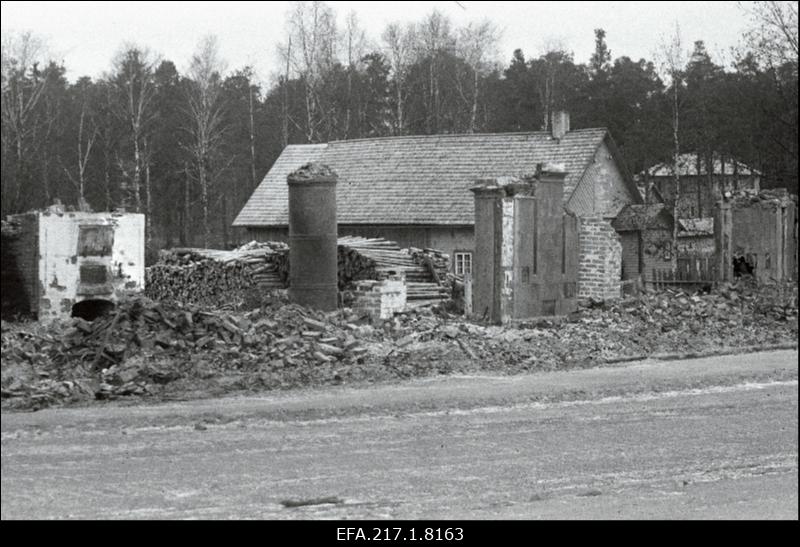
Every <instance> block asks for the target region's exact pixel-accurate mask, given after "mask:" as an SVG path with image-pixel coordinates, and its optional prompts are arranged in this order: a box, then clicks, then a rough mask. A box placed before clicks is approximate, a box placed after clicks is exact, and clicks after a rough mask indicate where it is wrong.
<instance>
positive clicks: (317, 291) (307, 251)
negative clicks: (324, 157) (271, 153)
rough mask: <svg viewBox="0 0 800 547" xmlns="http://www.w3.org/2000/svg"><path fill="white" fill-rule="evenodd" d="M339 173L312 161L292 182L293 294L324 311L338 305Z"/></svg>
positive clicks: (292, 176) (299, 301) (289, 181)
mask: <svg viewBox="0 0 800 547" xmlns="http://www.w3.org/2000/svg"><path fill="white" fill-rule="evenodd" d="M337 180H338V177H337V175H336V173H335V172H334V171H333V170H332V169H330V168H329V167H328V166H326V165H322V164H318V163H309V164H307V165H304V166H303V167H301V168H300V169H298V170H297V171H295V172H294V173H291V174H290V175H289V176H288V177H287V178H286V182H287V184H288V185H289V298H290V299H291V300H292V302H295V303H297V304H300V305H303V306H308V307H310V308H316V309H319V310H324V311H331V310H335V309H336V308H337V305H338V269H337V260H336V258H337V256H336V252H337V249H336V182H337Z"/></svg>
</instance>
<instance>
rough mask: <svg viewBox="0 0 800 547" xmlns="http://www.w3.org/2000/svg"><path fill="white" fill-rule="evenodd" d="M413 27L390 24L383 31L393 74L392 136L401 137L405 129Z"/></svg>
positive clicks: (412, 51)
mask: <svg viewBox="0 0 800 547" xmlns="http://www.w3.org/2000/svg"><path fill="white" fill-rule="evenodd" d="M414 34H415V32H414V26H413V25H406V26H405V27H403V26H401V25H400V23H391V24H389V25H388V26H387V27H386V30H384V32H383V35H382V39H383V43H384V44H385V45H386V48H387V50H388V53H389V55H388V56H389V61H390V63H391V64H392V71H393V72H394V78H393V83H394V94H395V124H394V134H395V135H402V134H403V131H404V129H405V110H404V104H405V98H406V93H407V92H406V80H407V78H408V71H409V68H410V67H411V64H412V63H413V62H414V40H415V37H414Z"/></svg>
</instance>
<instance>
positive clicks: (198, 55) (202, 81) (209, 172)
mask: <svg viewBox="0 0 800 547" xmlns="http://www.w3.org/2000/svg"><path fill="white" fill-rule="evenodd" d="M224 70H225V64H224V62H223V61H222V59H221V58H220V56H219V47H218V44H217V39H216V37H214V36H207V37H205V38H203V39H202V40H201V41H200V44H199V45H198V48H197V51H196V52H195V54H194V55H193V56H192V60H191V64H190V66H189V76H190V78H191V80H192V82H191V85H190V91H189V96H188V107H189V108H188V111H189V118H190V125H189V134H190V135H191V144H190V146H189V151H190V153H191V155H192V158H193V160H194V171H195V176H196V177H197V182H198V185H199V186H200V206H201V208H202V215H203V245H204V246H208V244H209V236H210V233H211V232H210V225H209V201H210V191H211V187H212V185H213V183H214V180H215V178H216V176H217V175H218V174H219V171H220V169H219V165H218V161H217V160H218V158H216V157H215V156H217V153H218V150H219V148H220V146H221V145H222V138H223V136H224V133H225V127H224V118H223V107H222V103H221V100H220V94H221V91H222V78H221V74H222V72H223V71H224Z"/></svg>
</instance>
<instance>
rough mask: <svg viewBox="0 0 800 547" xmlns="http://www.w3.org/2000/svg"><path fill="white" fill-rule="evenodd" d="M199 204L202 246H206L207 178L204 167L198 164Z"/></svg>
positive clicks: (207, 235) (207, 227)
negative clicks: (201, 213)
mask: <svg viewBox="0 0 800 547" xmlns="http://www.w3.org/2000/svg"><path fill="white" fill-rule="evenodd" d="M198 175H199V177H200V206H201V207H202V209H203V247H205V248H206V249H207V248H208V239H209V225H208V178H207V176H206V170H205V168H204V167H203V166H202V165H200V169H199V173H198Z"/></svg>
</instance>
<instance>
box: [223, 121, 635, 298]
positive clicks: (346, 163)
mask: <svg viewBox="0 0 800 547" xmlns="http://www.w3.org/2000/svg"><path fill="white" fill-rule="evenodd" d="M310 162H322V163H325V164H327V165H329V166H330V167H332V168H333V169H334V170H335V171H336V172H337V173H338V175H339V184H338V188H337V214H338V232H339V235H356V236H364V237H383V238H386V239H390V240H394V241H397V242H398V243H399V244H400V245H401V246H413V247H421V248H425V247H433V248H437V249H441V250H443V251H445V252H446V253H448V254H449V255H450V256H451V260H452V264H453V268H454V271H455V273H457V274H462V273H466V272H468V271H470V270H471V267H472V261H473V253H474V241H475V237H474V236H475V234H474V225H475V206H474V203H473V196H472V194H471V193H470V192H469V189H470V187H472V186H473V185H474V184H475V181H476V180H479V179H488V178H496V177H506V176H510V177H525V176H529V175H531V174H533V173H534V172H535V171H536V165H537V164H540V163H551V164H561V165H563V166H564V168H565V171H566V173H567V175H566V178H565V181H564V193H563V205H564V207H565V208H566V209H567V210H568V211H570V212H572V213H574V214H575V215H577V216H578V217H579V218H580V220H581V222H580V226H581V230H582V231H583V232H585V233H586V234H589V233H591V237H585V238H583V239H582V240H581V241H582V243H581V245H582V247H583V248H582V254H581V256H582V262H581V271H582V274H581V275H582V279H581V281H580V283H579V284H580V291H581V296H584V297H604V296H607V295H609V294H611V295H613V294H614V293H615V291H618V287H619V282H620V278H621V260H622V246H621V243H620V240H619V237H618V235H617V233H616V232H615V231H614V230H613V228H611V226H610V224H609V222H610V221H611V220H612V219H614V218H615V217H616V216H617V215H618V214H619V212H620V211H621V210H622V209H623V208H624V207H625V206H626V205H628V204H632V203H633V204H639V203H642V201H643V200H642V197H641V195H640V193H639V191H638V189H637V187H636V184H635V183H634V181H633V177H632V175H631V173H630V172H629V171H628V169H627V168H626V167H625V164H624V162H623V160H622V158H621V157H620V153H619V151H618V149H617V147H616V145H615V144H614V141H613V139H612V138H611V135H610V134H609V132H608V130H607V129H605V128H594V129H579V130H570V127H569V116H568V115H567V114H566V113H563V112H561V113H558V114H557V115H556V116H555V119H554V123H553V130H552V132H542V131H540V132H530V133H504V134H467V135H430V136H403V137H387V138H376V139H361V140H352V141H339V142H331V143H327V144H310V145H290V146H287V147H286V149H284V151H283V153H282V154H281V156H280V157H279V158H278V159H277V161H276V162H275V164H274V165H273V166H272V168H271V169H270V171H269V172H268V173H267V175H266V176H265V177H264V180H263V181H262V182H261V184H260V185H259V186H258V188H257V189H256V190H255V191H254V193H253V195H252V196H251V198H250V199H249V200H248V202H247V203H246V204H245V206H244V208H243V209H242V210H241V212H240V213H239V215H238V217H237V218H236V220H235V221H234V226H237V227H243V228H245V229H246V231H247V237H248V238H251V239H257V240H261V241H266V240H277V241H286V239H287V238H288V227H287V225H288V198H287V185H286V176H287V175H288V174H289V173H291V172H292V171H294V170H295V169H297V168H298V167H300V166H301V165H304V164H307V163H310Z"/></svg>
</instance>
